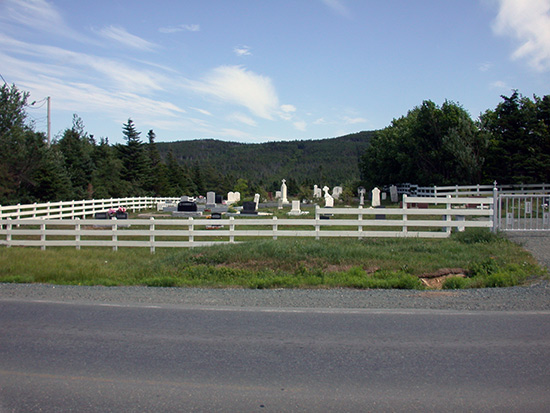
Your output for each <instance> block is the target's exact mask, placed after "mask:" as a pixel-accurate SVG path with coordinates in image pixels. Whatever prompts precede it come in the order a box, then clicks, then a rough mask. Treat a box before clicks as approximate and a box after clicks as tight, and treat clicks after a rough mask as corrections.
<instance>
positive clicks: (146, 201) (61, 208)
mask: <svg viewBox="0 0 550 413" xmlns="http://www.w3.org/2000/svg"><path fill="white" fill-rule="evenodd" d="M478 189H479V188H478ZM341 194H342V188H341V187H338V186H337V187H334V188H332V189H331V188H329V187H328V186H324V187H323V188H322V189H321V188H319V187H318V186H317V185H315V186H314V187H313V188H312V191H311V199H309V200H299V199H289V197H288V194H287V190H286V184H285V180H284V179H283V180H282V182H281V191H280V192H279V191H277V193H276V194H275V196H276V199H275V200H266V199H263V200H262V199H260V198H261V197H260V195H259V194H255V196H254V197H253V199H252V200H241V195H240V193H238V192H230V193H228V194H225V196H221V195H219V194H216V193H214V192H207V193H206V194H205V196H199V197H190V196H185V195H183V196H181V197H180V198H179V199H178V198H126V199H112V200H99V201H93V200H88V201H80V202H78V201H72V202H70V203H55V204H50V203H48V204H34V205H18V206H12V207H0V214H1V215H0V226H1V228H0V245H4V246H8V247H11V246H36V247H40V248H42V249H45V248H47V247H54V246H71V247H75V248H77V249H80V248H81V247H87V246H93V247H99V246H102V247H110V248H112V249H113V250H117V249H118V248H119V247H144V248H149V249H150V250H151V252H154V251H155V250H156V248H164V247H196V246H205V245H216V244H220V243H237V242H243V241H250V240H252V239H275V240H276V239H278V238H283V237H307V238H314V239H322V238H354V239H363V238H389V237H391V238H407V237H413V238H447V237H449V236H450V234H451V233H452V232H453V231H455V232H456V231H463V230H464V229H465V228H467V227H476V228H489V229H494V227H495V223H496V222H497V220H496V215H495V208H494V206H495V196H496V189H494V190H492V191H490V192H488V193H486V194H484V196H473V195H471V193H466V196H462V195H460V196H458V195H457V194H458V192H457V193H456V194H455V195H456V196H452V195H451V194H446V195H444V196H437V197H435V196H422V197H419V196H408V195H407V194H405V193H403V192H402V193H399V189H398V187H397V186H390V187H389V188H383V189H379V188H373V189H372V190H370V191H367V190H366V189H365V188H362V187H360V188H358V190H357V194H358V198H357V199H356V200H355V202H354V204H353V205H346V204H344V203H343V201H341V200H340V199H339V198H340V197H341ZM489 194H491V195H492V196H487V195H489ZM319 195H321V196H319ZM439 195H441V189H440V194H439ZM302 201H307V202H305V203H304V202H302ZM541 208H543V207H542V206H541ZM539 209H540V208H539ZM547 212H548V211H546V215H544V213H543V214H542V215H541V217H542V219H543V220H544V223H543V224H544V225H547V224H548V223H547V221H548V213H547ZM129 213H130V215H129ZM122 220H123V221H122ZM213 220H215V222H213ZM120 221H122V222H120Z"/></svg>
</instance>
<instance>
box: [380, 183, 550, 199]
mask: <svg viewBox="0 0 550 413" xmlns="http://www.w3.org/2000/svg"><path fill="white" fill-rule="evenodd" d="M495 188H496V189H498V192H499V193H500V194H512V193H513V194H548V193H550V184H530V185H523V184H518V185H451V186H418V185H414V184H400V185H397V193H398V194H405V195H412V196H423V197H439V196H441V197H444V196H447V195H451V196H455V197H463V196H492V195H493V190H494V189H495ZM386 190H388V189H387V188H386Z"/></svg>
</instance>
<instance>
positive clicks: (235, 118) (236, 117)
mask: <svg viewBox="0 0 550 413" xmlns="http://www.w3.org/2000/svg"><path fill="white" fill-rule="evenodd" d="M227 120H229V121H232V122H240V123H244V124H245V125H248V126H258V124H257V123H256V121H255V120H254V119H252V118H251V117H250V116H246V115H245V114H243V113H238V112H236V113H232V114H231V115H229V116H228V117H227Z"/></svg>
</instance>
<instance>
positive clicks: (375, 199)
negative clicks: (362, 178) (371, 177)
mask: <svg viewBox="0 0 550 413" xmlns="http://www.w3.org/2000/svg"><path fill="white" fill-rule="evenodd" d="M371 205H372V206H373V208H376V207H379V206H380V189H378V188H374V189H373V190H372V204H371Z"/></svg>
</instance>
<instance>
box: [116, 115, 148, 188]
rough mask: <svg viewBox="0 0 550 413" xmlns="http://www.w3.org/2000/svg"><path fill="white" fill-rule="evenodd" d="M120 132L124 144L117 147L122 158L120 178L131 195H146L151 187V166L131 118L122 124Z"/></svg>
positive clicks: (139, 133)
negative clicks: (127, 185)
mask: <svg viewBox="0 0 550 413" xmlns="http://www.w3.org/2000/svg"><path fill="white" fill-rule="evenodd" d="M122 133H123V135H124V140H125V141H126V145H118V146H117V148H118V150H119V153H120V158H121V160H122V167H123V168H122V178H123V179H124V180H125V181H127V182H128V184H129V190H130V193H129V194H128V195H131V196H139V195H147V194H148V193H150V192H148V188H150V187H151V184H150V182H151V166H150V161H149V157H148V156H147V153H146V152H145V147H144V144H143V143H142V142H141V139H140V137H139V135H141V132H138V131H137V130H136V128H135V125H134V122H133V121H132V119H128V122H127V123H125V124H124V125H123V129H122Z"/></svg>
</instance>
